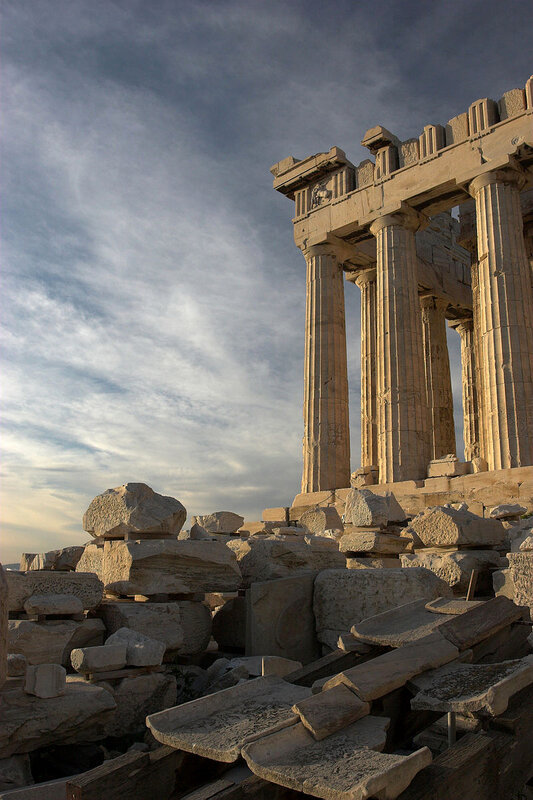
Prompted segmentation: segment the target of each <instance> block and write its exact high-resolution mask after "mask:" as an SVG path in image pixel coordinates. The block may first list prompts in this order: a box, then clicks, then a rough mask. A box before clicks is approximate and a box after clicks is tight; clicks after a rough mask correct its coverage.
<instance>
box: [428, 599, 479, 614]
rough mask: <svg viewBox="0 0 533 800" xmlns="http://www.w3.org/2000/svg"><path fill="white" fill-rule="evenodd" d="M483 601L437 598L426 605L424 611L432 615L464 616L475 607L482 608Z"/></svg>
mask: <svg viewBox="0 0 533 800" xmlns="http://www.w3.org/2000/svg"><path fill="white" fill-rule="evenodd" d="M484 602H485V601H484V600H461V599H460V598H458V597H457V598H455V597H437V599H436V600H430V601H429V602H428V603H426V609H427V610H428V611H431V612H432V613H433V614H446V615H449V614H452V615H454V614H464V613H465V611H470V610H471V609H472V608H475V607H476V606H482V605H483V603H484Z"/></svg>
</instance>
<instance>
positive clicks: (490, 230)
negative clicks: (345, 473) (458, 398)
mask: <svg viewBox="0 0 533 800" xmlns="http://www.w3.org/2000/svg"><path fill="white" fill-rule="evenodd" d="M523 181H524V178H523V177H522V175H521V174H520V172H518V170H515V169H511V168H508V169H504V170H498V171H494V172H488V173H485V174H484V175H480V176H478V177H477V178H475V179H474V180H473V181H472V182H471V184H470V186H469V191H470V193H471V194H472V196H473V197H474V199H475V201H476V221H477V249H478V268H477V270H478V292H479V338H480V351H481V353H480V358H481V363H480V373H481V377H482V402H483V425H484V431H483V436H482V442H483V448H484V452H483V451H482V452H481V456H482V457H483V458H484V459H485V460H486V461H487V464H488V468H489V469H490V470H492V469H506V468H509V467H520V466H526V465H530V464H533V292H532V290H531V275H530V266H529V263H528V259H527V254H526V248H525V243H524V235H523V229H522V214H521V208H520V194H519V192H520V188H521V187H522V185H523Z"/></svg>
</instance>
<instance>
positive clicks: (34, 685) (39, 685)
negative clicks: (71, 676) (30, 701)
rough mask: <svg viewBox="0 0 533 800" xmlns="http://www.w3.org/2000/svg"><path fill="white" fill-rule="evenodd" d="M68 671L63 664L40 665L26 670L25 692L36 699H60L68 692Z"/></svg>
mask: <svg viewBox="0 0 533 800" xmlns="http://www.w3.org/2000/svg"><path fill="white" fill-rule="evenodd" d="M66 678H67V671H66V669H65V668H64V667H62V666H61V664H38V665H37V666H30V667H28V668H27V670H26V681H25V684H24V691H25V692H26V694H33V695H35V697H41V698H48V697H59V696H60V695H62V694H65V691H66Z"/></svg>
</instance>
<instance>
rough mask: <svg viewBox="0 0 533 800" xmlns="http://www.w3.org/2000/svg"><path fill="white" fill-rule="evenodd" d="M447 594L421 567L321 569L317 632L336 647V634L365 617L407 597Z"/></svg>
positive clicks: (443, 585) (447, 589)
mask: <svg viewBox="0 0 533 800" xmlns="http://www.w3.org/2000/svg"><path fill="white" fill-rule="evenodd" d="M450 594H451V589H450V587H449V586H448V585H447V584H446V583H444V581H441V580H440V579H439V578H437V576H436V575H434V574H433V573H432V572H430V571H429V570H426V569H421V568H419V569H349V570H348V569H343V570H331V569H328V570H323V571H322V572H320V573H319V574H318V575H317V577H316V580H315V591H314V599H313V607H314V613H315V619H316V631H317V636H318V639H319V641H321V642H322V643H323V644H326V645H328V646H329V647H331V648H332V649H336V646H337V640H338V638H339V636H340V635H341V634H344V633H347V632H348V631H349V630H350V628H351V627H352V625H354V624H357V623H358V622H360V621H361V620H363V619H366V618H367V617H372V616H374V614H380V613H381V612H382V611H387V610H388V609H390V608H395V607H396V606H398V605H400V604H401V603H408V602H410V601H411V600H419V599H422V598H425V599H426V600H429V599H431V598H432V597H439V596H447V595H450Z"/></svg>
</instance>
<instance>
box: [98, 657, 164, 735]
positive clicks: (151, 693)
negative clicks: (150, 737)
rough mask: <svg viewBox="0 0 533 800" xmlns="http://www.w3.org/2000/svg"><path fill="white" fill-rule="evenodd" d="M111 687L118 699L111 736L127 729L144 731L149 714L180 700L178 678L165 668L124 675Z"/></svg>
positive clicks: (108, 727)
mask: <svg viewBox="0 0 533 800" xmlns="http://www.w3.org/2000/svg"><path fill="white" fill-rule="evenodd" d="M101 685H103V686H105V687H108V688H109V689H110V690H111V691H112V693H113V697H114V699H115V703H116V711H115V712H114V714H113V715H112V716H111V717H109V718H108V721H107V724H106V727H105V732H106V735H107V736H123V735H124V732H125V731H127V732H128V733H144V732H145V730H146V717H147V716H148V715H149V714H155V713H157V712H159V711H162V710H163V709H165V708H169V707H172V706H174V704H175V703H176V694H177V689H176V678H175V677H174V676H173V675H166V674H165V673H162V672H154V673H150V674H147V675H137V676H135V677H132V678H123V679H122V680H121V681H120V682H119V683H118V684H116V685H115V686H113V687H112V688H111V687H109V684H107V683H105V684H101Z"/></svg>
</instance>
